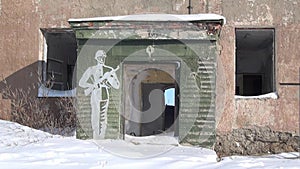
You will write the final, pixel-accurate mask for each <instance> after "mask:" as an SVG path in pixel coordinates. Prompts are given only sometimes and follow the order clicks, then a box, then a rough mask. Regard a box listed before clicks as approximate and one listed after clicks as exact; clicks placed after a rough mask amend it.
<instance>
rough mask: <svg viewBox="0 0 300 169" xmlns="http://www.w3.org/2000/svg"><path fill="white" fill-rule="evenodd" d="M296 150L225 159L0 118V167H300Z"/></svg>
mask: <svg viewBox="0 0 300 169" xmlns="http://www.w3.org/2000/svg"><path fill="white" fill-rule="evenodd" d="M297 156H299V153H284V154H280V155H269V156H264V157H239V156H233V157H226V158H223V160H222V161H221V162H217V161H216V158H217V156H216V154H215V152H214V151H212V150H209V149H203V148H192V147H185V146H175V145H168V144H162V145H150V144H146V143H145V144H143V143H136V142H125V141H123V140H104V141H98V142H95V141H92V140H77V139H75V138H66V137H61V136H53V135H51V134H48V133H45V132H42V131H37V130H34V129H31V128H28V127H25V126H21V125H19V124H16V123H12V122H7V121H2V120H0V168H1V169H10V168H14V169H22V168H30V169H31V168H55V169H59V168H63V169H66V168H67V169H68V168H70V169H77V168H80V169H81V168H83V169H86V168H91V169H92V168H97V169H98V168H122V169H126V168H130V169H131V168H139V169H140V168H149V169H156V168H172V169H173V168H180V169H182V168H190V169H198V168H225V169H226V168H229V169H234V168H295V169H296V168H297V169H299V168H300V159H287V157H288V158H295V157H297Z"/></svg>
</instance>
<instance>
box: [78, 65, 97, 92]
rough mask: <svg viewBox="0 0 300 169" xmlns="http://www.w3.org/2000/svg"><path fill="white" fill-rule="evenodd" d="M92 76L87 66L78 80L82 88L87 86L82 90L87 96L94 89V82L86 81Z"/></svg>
mask: <svg viewBox="0 0 300 169" xmlns="http://www.w3.org/2000/svg"><path fill="white" fill-rule="evenodd" d="M91 76H92V69H91V68H90V67H89V68H88V69H87V70H86V71H85V72H84V73H83V75H82V77H81V78H80V80H79V84H78V85H79V86H80V87H82V88H87V89H86V90H84V94H85V95H86V96H87V95H89V94H90V93H91V92H92V90H93V89H94V84H92V83H88V80H89V79H90V78H91Z"/></svg>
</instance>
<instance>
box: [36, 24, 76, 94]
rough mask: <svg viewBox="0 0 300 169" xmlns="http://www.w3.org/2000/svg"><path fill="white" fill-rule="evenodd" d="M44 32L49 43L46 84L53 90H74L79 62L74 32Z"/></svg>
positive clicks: (62, 30)
mask: <svg viewBox="0 0 300 169" xmlns="http://www.w3.org/2000/svg"><path fill="white" fill-rule="evenodd" d="M42 32H43V35H44V37H45V39H46V43H47V54H46V56H47V60H46V63H45V65H44V67H43V76H44V77H43V80H44V83H45V84H46V86H47V87H48V88H51V89H53V90H70V89H73V88H74V87H75V85H74V84H73V82H75V80H74V79H73V72H74V67H75V64H76V60H77V43H76V38H75V34H74V32H73V31H72V30H70V29H42Z"/></svg>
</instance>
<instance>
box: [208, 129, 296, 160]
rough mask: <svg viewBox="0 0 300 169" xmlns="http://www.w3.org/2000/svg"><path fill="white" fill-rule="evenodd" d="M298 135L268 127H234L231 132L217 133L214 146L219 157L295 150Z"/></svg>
mask: <svg viewBox="0 0 300 169" xmlns="http://www.w3.org/2000/svg"><path fill="white" fill-rule="evenodd" d="M299 139H300V138H299V136H293V135H292V134H291V133H288V132H279V131H273V130H271V129H270V128H269V127H257V126H253V127H251V128H241V129H234V130H233V131H232V133H228V134H223V135H217V140H218V141H217V142H216V145H215V147H214V150H215V151H216V153H217V155H218V156H219V157H223V156H230V155H261V154H270V153H272V154H275V153H281V152H297V151H298V148H299Z"/></svg>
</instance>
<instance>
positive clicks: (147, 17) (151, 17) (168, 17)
mask: <svg viewBox="0 0 300 169" xmlns="http://www.w3.org/2000/svg"><path fill="white" fill-rule="evenodd" d="M214 20H215V21H219V20H222V21H223V24H225V22H226V19H225V17H223V16H221V15H217V14H191V15H173V14H138V15H123V16H107V17H94V18H77V19H69V22H90V21H214Z"/></svg>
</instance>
